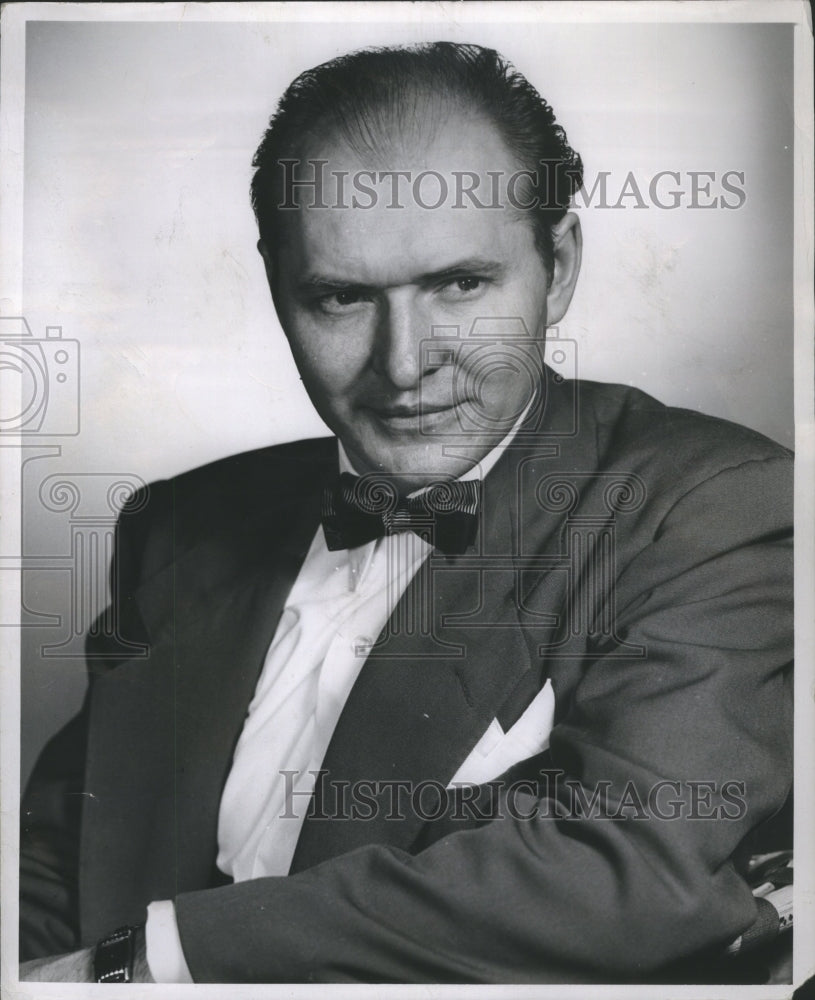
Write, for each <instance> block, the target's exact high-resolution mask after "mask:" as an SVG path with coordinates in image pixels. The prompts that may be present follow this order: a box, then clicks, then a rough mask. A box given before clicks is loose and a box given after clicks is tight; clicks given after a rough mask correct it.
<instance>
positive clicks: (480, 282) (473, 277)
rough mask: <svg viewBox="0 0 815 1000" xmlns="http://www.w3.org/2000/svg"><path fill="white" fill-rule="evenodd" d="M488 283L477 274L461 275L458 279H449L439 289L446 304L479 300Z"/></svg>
mask: <svg viewBox="0 0 815 1000" xmlns="http://www.w3.org/2000/svg"><path fill="white" fill-rule="evenodd" d="M487 285H488V281H487V280H486V279H485V278H482V277H481V276H480V275H477V274H462V275H460V276H459V277H458V278H450V279H449V280H448V281H445V282H444V284H443V285H442V286H441V288H440V289H439V293H440V295H441V297H442V298H443V299H446V300H447V301H448V302H463V301H465V300H469V299H476V298H479V297H480V296H481V295H483V294H484V292H485V291H486V289H487Z"/></svg>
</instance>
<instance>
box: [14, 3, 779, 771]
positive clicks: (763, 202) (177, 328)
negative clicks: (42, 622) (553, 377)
mask: <svg viewBox="0 0 815 1000" xmlns="http://www.w3.org/2000/svg"><path fill="white" fill-rule="evenodd" d="M500 6H501V5H495V6H494V7H493V11H495V9H496V8H500ZM326 9H327V10H328V9H329V8H326ZM398 9H399V12H400V16H404V17H406V18H407V17H409V16H410V13H409V10H408V9H407V8H405V7H400V8H398ZM577 13H579V8H576V14H577ZM297 14H298V11H297V9H296V8H291V17H292V20H291V22H289V23H285V24H268V23H267V24H236V23H224V24H204V23H178V24H161V23H152V24H149V23H141V24H139V23H115V22H109V23H91V22H78V23H67V22H40V23H29V25H28V28H27V50H26V58H27V64H26V115H25V216H24V262H23V267H24V270H23V278H24V283H23V306H24V312H25V315H26V318H27V319H28V321H29V323H30V325H31V327H32V330H33V331H34V333H35V335H37V336H42V335H43V333H44V329H45V327H46V326H54V325H58V326H61V327H62V329H63V336H64V337H66V338H73V339H76V340H78V341H79V344H80V351H81V411H80V412H81V432H80V433H79V434H78V435H77V436H75V437H71V438H65V439H63V440H62V456H61V458H60V466H59V467H60V469H61V470H65V471H70V472H71V473H82V472H86V471H91V472H128V473H133V474H135V475H138V476H140V477H141V478H142V479H144V480H150V479H153V478H155V477H157V476H165V475H170V474H173V473H175V472H178V471H181V470H183V469H186V468H190V467H193V466H195V465H198V464H200V463H202V462H206V461H208V460H210V459H214V458H217V457H220V456H222V455H225V454H228V453H231V452H235V451H242V450H245V449H249V448H254V447H258V446H261V445H266V444H270V443H275V442H278V441H283V440H287V439H291V438H295V437H303V436H312V435H316V434H320V433H323V432H324V428H323V427H322V424H321V422H320V421H319V419H318V418H317V417H316V415H315V414H314V413H313V412H312V410H311V407H310V404H309V403H308V401H307V399H306V397H305V395H304V393H303V391H302V388H301V386H300V383H299V380H298V376H297V373H296V370H295V369H294V366H293V364H292V362H291V360H290V358H289V355H288V350H287V347H286V343H285V340H284V338H283V335H282V333H281V331H280V329H279V327H278V324H277V321H276V319H275V316H274V312H273V309H272V305H271V301H270V299H269V294H268V290H267V288H266V284H265V278H264V274H263V268H262V266H261V261H260V258H259V256H258V254H257V252H256V250H255V242H256V239H257V234H256V232H255V228H254V220H253V218H252V214H251V210H250V207H249V202H248V186H249V180H250V178H251V166H250V161H251V157H252V154H253V152H254V149H255V147H256V145H257V143H258V141H259V140H260V137H261V135H262V132H263V130H264V128H265V125H266V122H267V119H268V117H269V115H270V113H271V112H272V110H273V108H274V104H275V101H276V99H277V98H278V97H279V95H280V93H281V92H282V90H283V89H284V87H285V86H286V84H287V83H288V82H290V80H291V79H292V78H293V77H294V75H296V74H297V73H298V72H299V71H301V70H303V69H305V68H307V67H310V66H313V65H315V64H316V63H318V62H320V61H323V60H325V59H327V58H330V57H332V56H334V55H337V54H339V53H342V52H345V51H348V50H350V49H353V48H357V47H360V46H361V45H367V44H389V43H397V42H406V41H414V40H432V39H437V38H446V39H450V40H464V41H473V42H479V43H482V44H488V45H492V46H494V47H496V48H498V49H499V50H500V51H502V52H503V53H504V54H505V55H507V56H508V57H509V58H510V59H511V60H512V61H513V62H514V63H515V64H516V65H517V67H518V68H519V69H520V70H521V71H522V72H523V73H524V74H525V75H526V76H527V77H528V78H529V79H530V80H531V81H532V82H533V83H534V84H535V85H536V86H537V87H538V89H539V90H540V91H541V93H542V94H543V95H544V96H545V97H546V98H547V100H549V101H550V103H551V104H552V105H553V107H554V108H555V111H556V113H557V116H558V119H559V120H560V122H561V123H562V124H563V125H564V126H565V128H566V130H567V132H568V135H569V139H570V141H571V143H572V144H573V145H574V146H575V148H577V149H578V150H579V151H580V152H581V153H582V155H583V158H584V161H585V164H586V173H587V181H588V186H589V187H591V185H592V184H593V183H594V180H595V178H596V176H597V173H598V171H608V172H609V176H608V180H607V186H608V202H609V203H610V204H614V203H615V202H616V201H617V200H618V196H619V193H620V190H621V188H622V186H623V184H624V181H625V179H626V176H627V175H628V174H629V172H630V171H633V172H634V175H635V177H636V178H637V179H638V180H639V181H640V185H641V188H642V190H643V193H644V195H645V198H646V201H647V202H648V204H647V206H646V207H635V205H636V198H634V197H633V196H632V197H628V198H626V199H624V200H623V203H622V207H620V208H617V209H613V208H609V207H605V208H603V207H599V206H598V205H597V204H596V197H597V196H596V195H595V202H594V203H593V205H592V206H590V207H580V208H579V209H578V211H579V212H580V213H581V217H582V222H583V226H584V233H585V256H584V265H583V273H582V276H581V279H580V283H579V286H578V290H577V293H576V297H575V300H574V302H573V305H572V308H571V310H570V311H569V313H568V315H567V317H566V320H565V321H564V323H563V324H562V325H561V330H560V335H561V336H563V337H568V338H572V339H574V340H575V341H576V342H577V357H578V374H579V375H580V376H581V377H585V378H595V379H600V380H603V381H617V382H626V383H630V384H634V385H637V386H639V387H640V388H643V389H645V390H647V391H649V392H651V393H652V394H654V395H655V396H657V397H658V398H660V399H662V400H664V401H666V402H669V403H674V404H678V405H684V406H690V407H693V408H697V409H701V410H704V411H706V412H710V413H714V414H717V415H720V416H723V417H726V418H728V419H731V420H735V421H738V422H740V423H744V424H747V425H749V426H752V427H754V428H756V429H758V430H760V431H762V432H764V433H766V434H769V435H770V436H772V437H774V438H776V439H778V440H780V441H782V442H783V443H785V444H788V445H790V444H791V443H792V432H793V421H792V377H793V364H792V347H793V326H792V310H793V290H792V254H793V242H792V238H793V233H792V226H793V197H792V194H793V192H792V167H793V120H792V119H793V116H792V94H793V89H792V68H793V67H792V27H791V26H790V25H774V24H766V25H758V24H754V25H750V24H744V25H739V24H730V25H728V24H721V25H716V24H703V25H690V24H687V25H682V24H673V25H665V24H663V25H660V24H650V25H648V24H640V25H631V24H627V25H626V24H620V23H616V24H613V23H610V24H599V23H573V24H562V23H561V24H549V25H545V24H532V25H529V24H526V25H519V24H509V25H499V24H490V25H489V26H487V25H479V24H473V23H468V24H461V23H458V22H457V21H456V20H455V19H456V17H457V8H456V6H455V5H454V6H450V7H444V8H442V7H439V8H438V9H437V12H436V14H435V15H434V21H435V23H429V19H428V18H425V19H424V20H423V21H420V20H418V19H414V23H412V24H408V23H396V22H392V23H388V24H367V25H359V24H353V23H350V20H349V21H345V22H343V23H335V24H322V25H315V24H314V23H297V22H296V21H295V18H296V17H297ZM485 16H486V15H485ZM664 170H670V171H677V172H679V173H680V183H679V184H677V185H671V184H670V183H667V184H662V185H661V191H662V192H667V191H669V190H671V189H672V187H675V188H676V189H677V190H680V191H681V192H682V201H681V205H680V207H679V208H677V209H675V210H666V209H661V208H659V207H657V206H655V205H653V204H652V203H650V199H649V198H648V182H649V180H650V179H651V178H652V177H653V176H654V175H655V174H657V173H658V172H660V171H664ZM689 171H706V172H713V173H714V174H715V179H714V180H712V181H711V182H710V184H711V192H710V196H708V195H704V194H702V195H701V196H699V198H697V201H701V202H703V203H704V202H707V201H708V200H709V197H711V196H716V195H719V196H721V194H722V193H723V192H722V189H721V184H720V180H719V179H720V178H721V176H722V175H723V174H725V173H727V172H728V171H738V172H741V173H743V174H744V181H743V185H742V187H743V189H744V193H745V195H746V198H745V200H744V204H743V205H741V207H739V208H737V209H725V208H722V207H717V208H699V207H697V208H694V207H690V203H691V200H692V199H691V180H690V177H689V174H688V172H689ZM663 197H667V194H665V193H663ZM668 200H670V199H668ZM728 200H729V201H730V202H731V203H733V202H734V200H735V199H734V198H733V196H732V195H729V196H728ZM29 513H30V514H31V517H32V518H33V517H34V515H35V513H36V512H34V511H29ZM30 523H32V524H33V523H35V522H34V520H31V519H30ZM47 592H48V584H43V587H42V588H41V591H40V592H39V593H38V594H37V595H34V597H30V601H31V600H33V601H34V603H35V604H36V602H37V600H39V601H40V602H41V605H42V607H43V608H46V609H47V607H48V596H47ZM83 683H84V681H83V672H82V665H81V663H79V662H74V661H70V662H68V661H64V660H63V661H60V662H55V661H50V662H45V661H42V662H32V663H31V664H30V665H29V666H28V667H26V669H25V670H24V674H23V697H24V703H23V710H24V730H23V731H24V740H25V743H24V762H23V771H24V773H25V771H26V769H27V766H28V764H29V763H30V759H31V757H32V755H33V753H34V752H35V750H36V749H37V748H38V746H39V745H40V744H41V743H42V740H43V739H44V738H45V735H46V734H47V733H48V732H49V731H51V730H53V728H54V727H55V726H56V725H57V724H58V723H59V722H61V721H62V720H63V719H64V718H65V717H66V716H67V715H68V714H70V712H71V711H72V710H73V709H74V708H75V707H76V704H77V703H78V700H79V698H80V697H81V691H82V685H83Z"/></svg>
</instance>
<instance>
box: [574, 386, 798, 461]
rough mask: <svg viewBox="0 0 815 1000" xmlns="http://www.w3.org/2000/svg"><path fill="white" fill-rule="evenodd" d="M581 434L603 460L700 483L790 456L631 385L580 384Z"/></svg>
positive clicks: (753, 434) (758, 437)
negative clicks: (586, 435) (661, 470)
mask: <svg viewBox="0 0 815 1000" xmlns="http://www.w3.org/2000/svg"><path fill="white" fill-rule="evenodd" d="M579 387H580V388H579V400H580V402H579V411H578V412H579V413H580V416H581V418H582V422H583V429H584V430H588V429H589V428H591V431H592V432H593V433H594V435H595V438H596V446H597V451H598V455H599V457H600V459H601V461H602V459H604V458H605V459H606V460H615V461H619V460H620V459H622V460H623V461H628V462H629V463H633V464H634V465H635V466H640V465H642V466H644V467H649V468H651V469H658V468H661V467H664V468H665V469H667V470H670V471H671V473H672V474H673V475H674V476H675V477H677V478H683V476H685V475H688V476H690V477H691V478H695V477H696V476H699V477H701V478H705V477H706V476H707V475H709V474H712V473H715V472H716V471H717V470H719V469H725V468H732V467H735V466H738V465H741V464H744V463H747V462H765V461H768V462H774V461H781V462H782V463H786V462H789V461H790V460H791V459H792V452H791V451H790V450H789V449H788V448H785V447H784V446H783V445H781V444H779V443H778V442H776V441H773V440H772V439H771V438H769V437H767V436H765V435H764V434H760V433H759V432H758V431H755V430H752V429H751V428H749V427H744V426H742V425H741V424H736V423H733V422H732V421H730V420H725V419H723V418H721V417H713V416H709V415H707V414H704V413H700V412H697V411H695V410H689V409H685V408H682V407H676V406H668V405H667V404H665V403H661V402H659V400H657V399H655V398H654V397H653V396H650V395H648V393H646V392H643V391H642V390H640V389H635V388H633V387H631V386H623V385H615V384H603V383H598V382H581V383H579Z"/></svg>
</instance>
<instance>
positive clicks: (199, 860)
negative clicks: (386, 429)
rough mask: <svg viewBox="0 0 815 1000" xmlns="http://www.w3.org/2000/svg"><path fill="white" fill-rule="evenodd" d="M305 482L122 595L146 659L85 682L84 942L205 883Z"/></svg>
mask: <svg viewBox="0 0 815 1000" xmlns="http://www.w3.org/2000/svg"><path fill="white" fill-rule="evenodd" d="M332 461H333V462H334V464H335V460H334V459H332ZM317 478H319V477H317ZM311 479H312V482H311V488H310V489H309V490H307V491H306V495H305V496H304V493H303V491H302V490H296V491H293V492H291V493H287V494H285V495H282V496H281V491H280V490H278V492H277V495H276V497H275V495H274V494H272V495H271V496H270V498H269V503H268V508H267V509H266V511H265V512H264V516H263V517H262V518H258V517H250V518H247V519H246V520H245V522H244V523H241V519H240V515H239V513H238V512H235V519H234V521H233V523H231V524H230V525H228V526H226V528H224V526H223V525H222V526H221V528H222V530H221V531H220V532H216V533H214V534H213V535H211V536H210V537H207V538H205V539H203V540H201V541H199V543H198V544H196V545H194V546H193V547H191V548H189V549H188V550H186V551H184V552H183V553H182V554H180V555H178V556H177V557H176V559H175V560H174V561H173V562H172V563H171V564H170V565H169V566H167V567H166V568H165V569H163V570H162V571H161V572H159V573H158V574H157V575H155V576H153V577H152V578H151V579H149V580H148V581H146V582H143V583H142V585H141V586H140V587H139V588H138V590H137V591H136V593H135V599H136V601H137V603H138V605H139V607H140V611H141V616H142V618H143V620H144V622H145V625H146V627H147V633H148V639H149V647H150V651H149V656H148V657H147V658H146V659H139V660H131V661H127V662H125V663H122V664H120V665H118V666H117V667H116V668H115V669H113V670H111V671H109V672H108V673H106V674H102V675H100V676H98V677H97V678H95V680H94V682H93V684H94V692H93V699H92V712H93V720H92V724H91V728H90V732H91V734H92V742H91V745H90V749H89V754H88V772H87V773H88V776H87V788H88V790H89V792H90V793H91V798H90V800H89V801H90V804H89V805H86V810H85V836H84V837H83V857H84V858H85V859H86V860H85V863H84V864H82V872H83V874H82V888H81V899H82V926H83V934H84V935H85V937H86V938H87V939H89V940H92V939H93V938H94V937H98V936H100V935H101V934H104V933H105V932H107V931H109V930H110V926H113V925H114V924H115V922H116V921H118V922H119V923H121V922H122V919H123V912H124V913H125V914H126V918H127V919H131V920H133V921H139V920H143V918H144V913H143V907H144V904H145V902H146V901H149V900H151V899H160V898H171V897H173V896H175V895H176V894H177V893H179V892H183V891H187V890H190V889H195V888H201V887H202V886H206V885H208V884H210V882H211V879H212V877H213V866H214V859H215V856H216V853H217V820H218V809H219V805H220V796H221V791H222V789H223V785H224V782H225V780H226V776H227V774H228V771H229V767H230V764H231V760H232V754H233V751H234V746H235V743H236V742H237V739H238V736H239V735H240V732H241V728H242V726H243V720H244V717H245V714H246V710H247V706H248V704H249V702H250V700H251V698H252V695H253V692H254V689H255V685H256V683H257V678H258V675H259V672H260V669H261V667H262V664H263V661H264V658H265V655H266V651H267V649H268V647H269V645H270V643H271V640H272V637H273V635H274V632H275V629H276V627H277V622H278V619H279V617H280V614H281V612H282V609H283V606H284V603H285V600H286V597H287V595H288V592H289V590H290V589H291V585H292V583H293V581H294V579H295V578H296V576H297V573H298V572H299V568H300V565H301V563H302V561H303V558H304V557H305V554H306V552H307V550H308V547H309V545H310V543H311V540H312V538H313V536H314V533H315V531H316V528H317V525H318V523H319V496H320V489H319V488H315V486H314V479H315V474H314V473H312V476H311ZM275 499H276V502H275ZM176 534H177V533H174V536H175V535H176ZM100 859H104V860H102V861H101V862H100ZM111 879H113V880H115V881H116V882H117V892H116V893H112V894H111V893H110V892H109V891H107V890H108V888H109V882H110V880H111ZM106 900H109V901H110V903H109V904H108V903H106V902H105V901H106ZM111 906H113V907H114V910H111V912H108V910H109V909H110V907H111ZM106 907H107V909H106ZM123 908H124V909H123ZM128 908H129V909H128ZM111 921H113V923H112V922H111Z"/></svg>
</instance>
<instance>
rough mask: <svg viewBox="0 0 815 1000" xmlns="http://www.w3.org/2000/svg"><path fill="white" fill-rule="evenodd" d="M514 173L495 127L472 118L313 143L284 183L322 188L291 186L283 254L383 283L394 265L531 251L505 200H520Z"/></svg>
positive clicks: (525, 222)
mask: <svg viewBox="0 0 815 1000" xmlns="http://www.w3.org/2000/svg"><path fill="white" fill-rule="evenodd" d="M519 170H520V167H519V165H518V163H517V161H516V159H515V157H514V156H513V155H512V153H511V151H510V149H509V148H508V146H507V144H506V143H505V141H504V139H503V137H502V136H501V135H500V133H499V132H498V130H497V129H496V128H495V126H494V125H492V124H491V123H490V122H488V121H487V120H485V119H484V118H483V117H480V116H478V115H475V114H473V113H469V114H466V113H458V114H450V115H448V116H446V117H441V118H437V120H436V121H434V122H432V123H431V124H430V125H429V126H428V127H427V128H424V129H418V128H417V129H412V130H411V131H410V134H408V132H406V131H405V130H404V129H402V128H399V129H396V130H394V132H392V133H391V134H389V135H388V136H387V137H386V138H385V140H384V141H382V142H381V143H379V142H372V143H371V144H370V145H369V146H368V147H367V148H365V149H360V148H359V146H358V145H357V144H355V146H353V147H352V146H351V144H350V143H349V142H347V141H344V140H342V139H339V138H327V139H326V140H325V141H323V142H322V143H312V144H310V145H309V147H308V152H307V154H306V155H304V156H302V157H301V158H300V160H299V162H298V163H297V164H296V165H295V167H294V168H293V169H292V173H291V174H290V178H291V179H292V180H294V181H295V182H296V181H297V180H306V181H311V180H313V179H314V178H315V177H318V176H319V177H320V178H321V180H322V184H321V187H320V188H319V190H318V189H317V188H315V187H314V186H313V184H308V183H307V184H304V185H297V184H296V183H295V184H293V185H291V186H290V187H289V189H288V192H287V196H288V198H289V203H290V204H292V205H293V206H294V207H292V208H290V209H286V210H282V211H280V212H279V213H278V216H279V222H280V223H281V224H282V235H283V240H282V245H283V247H284V249H285V251H286V253H285V254H284V258H286V259H288V261H289V264H290V265H291V266H294V265H298V264H299V265H300V266H302V267H305V266H308V267H312V268H314V269H325V268H327V267H333V268H334V269H336V267H337V266H338V265H342V267H343V268H344V269H345V270H346V271H349V270H353V269H356V270H358V271H359V273H358V274H355V275H354V276H353V280H359V281H363V280H374V279H375V278H376V279H381V280H383V281H384V280H387V279H388V278H390V277H394V278H396V277H397V275H396V272H400V273H401V270H402V268H401V265H404V267H411V266H415V267H420V268H423V269H424V270H425V271H430V270H433V269H434V268H436V267H444V266H446V265H447V263H448V262H449V260H450V259H451V256H452V257H455V256H462V255H465V256H479V255H480V256H483V255H484V254H485V253H486V252H487V251H489V252H490V253H492V254H505V255H506V254H511V253H515V254H518V253H526V252H530V253H534V252H535V249H534V236H533V233H532V230H531V226H530V220H529V219H528V218H527V217H525V214H524V213H522V212H520V211H519V210H518V209H517V208H515V207H513V204H512V202H511V200H510V199H509V194H510V192H512V193H513V195H514V197H515V198H516V199H517V198H522V197H523V188H522V185H521V184H520V183H518V175H519ZM513 177H515V178H516V181H515V182H513V180H512V178H513ZM513 183H514V184H515V188H514V189H513ZM516 203H517V202H516ZM391 272H392V273H391Z"/></svg>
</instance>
